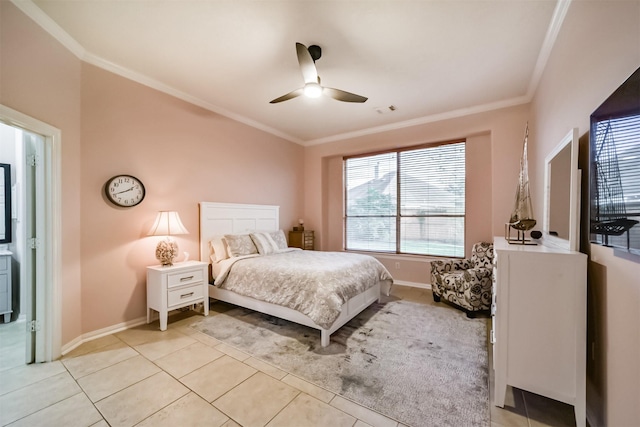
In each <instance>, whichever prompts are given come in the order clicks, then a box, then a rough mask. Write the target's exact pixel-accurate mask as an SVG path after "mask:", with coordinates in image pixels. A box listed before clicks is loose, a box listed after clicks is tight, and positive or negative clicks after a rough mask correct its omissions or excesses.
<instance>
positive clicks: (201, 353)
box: [155, 342, 224, 378]
mask: <svg viewBox="0 0 640 427" xmlns="http://www.w3.org/2000/svg"><path fill="white" fill-rule="evenodd" d="M222 356H224V353H222V352H220V351H218V350H216V349H214V348H212V347H209V346H207V345H204V344H202V343H201V342H194V344H191V345H189V346H187V347H185V348H183V349H180V350H178V351H174V352H173V353H171V354H168V355H166V356H164V357H161V358H159V359H157V360H155V364H156V365H158V366H160V367H161V368H162V369H163V370H165V371H166V372H168V373H169V374H171V375H173V376H174V377H176V378H181V377H183V376H185V375H187V374H188V373H190V372H193V371H195V370H196V369H198V368H201V367H203V366H204V365H206V364H207V363H209V362H212V361H214V360H216V359H218V358H220V357H222Z"/></svg>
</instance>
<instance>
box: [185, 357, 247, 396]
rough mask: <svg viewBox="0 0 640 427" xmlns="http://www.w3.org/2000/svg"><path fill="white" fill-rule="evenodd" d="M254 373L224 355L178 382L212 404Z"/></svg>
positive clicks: (242, 364)
mask: <svg viewBox="0 0 640 427" xmlns="http://www.w3.org/2000/svg"><path fill="white" fill-rule="evenodd" d="M256 372H257V371H256V369H254V368H252V367H250V366H247V365H245V364H244V363H241V362H238V361H237V360H235V359H233V358H232V357H229V356H226V355H225V356H222V357H221V358H219V359H216V360H214V361H213V362H211V363H208V364H206V365H204V366H203V367H202V368H199V369H196V370H195V371H193V372H191V373H190V374H187V375H185V376H184V377H182V378H180V381H181V382H182V383H183V384H184V385H186V386H187V387H189V388H190V389H191V390H193V391H195V392H196V393H198V394H199V395H200V396H201V397H202V398H203V399H205V400H206V401H207V402H213V401H214V400H216V399H217V398H219V397H220V396H222V395H223V394H225V393H226V392H228V391H229V390H231V389H232V388H233V387H235V386H237V385H238V384H240V383H241V382H242V381H244V380H246V379H247V378H249V377H250V376H251V375H253V374H255V373H256Z"/></svg>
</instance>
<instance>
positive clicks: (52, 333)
mask: <svg viewBox="0 0 640 427" xmlns="http://www.w3.org/2000/svg"><path fill="white" fill-rule="evenodd" d="M0 121H2V122H3V123H5V124H7V125H9V126H13V127H16V128H20V129H24V130H26V131H28V132H32V133H37V134H39V135H42V136H43V137H44V140H45V147H44V158H43V159H42V164H43V168H44V181H45V185H44V192H45V194H44V204H45V206H44V209H43V211H44V212H42V211H41V212H36V216H39V215H42V216H44V219H43V220H44V224H45V230H44V235H43V236H38V238H39V239H40V242H41V246H40V248H41V249H42V250H43V251H44V258H45V266H44V270H45V272H44V277H45V280H38V279H37V278H36V292H37V293H39V295H41V296H44V318H43V319H38V320H39V321H40V325H41V330H40V331H37V332H36V334H38V332H40V333H41V334H42V336H41V340H38V338H36V342H38V341H40V343H42V348H39V349H38V348H36V362H50V361H52V360H55V359H57V358H59V357H60V355H61V349H62V316H61V315H62V291H61V283H62V281H61V272H62V201H61V195H62V194H61V175H60V172H61V167H60V165H61V159H62V148H61V145H62V138H61V131H60V129H58V128H55V127H53V126H51V125H49V124H47V123H44V122H41V121H40V120H37V119H34V118H33V117H30V116H27V115H26V114H23V113H21V112H19V111H16V110H13V109H11V108H9V107H7V106H4V105H2V104H0ZM34 297H35V296H34Z"/></svg>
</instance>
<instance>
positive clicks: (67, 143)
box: [0, 1, 82, 343]
mask: <svg viewBox="0 0 640 427" xmlns="http://www.w3.org/2000/svg"><path fill="white" fill-rule="evenodd" d="M80 76H81V66H80V61H79V60H78V59H77V58H76V57H75V56H73V55H72V54H71V53H70V52H69V51H68V50H67V49H65V48H64V47H62V46H61V45H60V44H59V43H58V42H57V41H56V40H54V39H53V38H52V37H50V36H49V35H48V34H47V33H45V32H44V31H42V30H41V29H40V27H38V26H37V25H36V24H35V23H34V22H33V21H32V20H31V19H30V18H28V17H26V16H25V15H24V14H23V13H22V12H20V11H19V10H18V9H17V8H16V7H15V6H14V5H13V4H12V3H11V2H8V1H0V103H2V104H3V105H6V106H7V107H10V108H12V109H14V110H17V111H20V112H22V113H24V114H27V115H29V116H31V117H34V118H36V119H38V120H40V121H43V122H45V123H48V124H50V125H52V126H54V127H56V128H58V129H60V130H61V131H62V187H63V188H64V191H63V192H62V196H61V197H62V200H61V205H62V235H63V239H62V342H63V343H66V342H69V341H71V340H73V339H74V338H76V337H78V336H79V335H80V333H81V331H82V323H81V314H80V313H81V308H80V307H81V297H80V295H81V281H80V271H81V263H82V262H81V254H80V235H81V232H82V230H81V228H80V186H79V185H78V183H79V182H80V163H81V158H80V145H81V142H80V119H81V111H80Z"/></svg>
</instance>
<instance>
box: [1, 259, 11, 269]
mask: <svg viewBox="0 0 640 427" xmlns="http://www.w3.org/2000/svg"><path fill="white" fill-rule="evenodd" d="M10 258H11V257H8V256H0V271H6V270H8V269H9V259H10Z"/></svg>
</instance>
